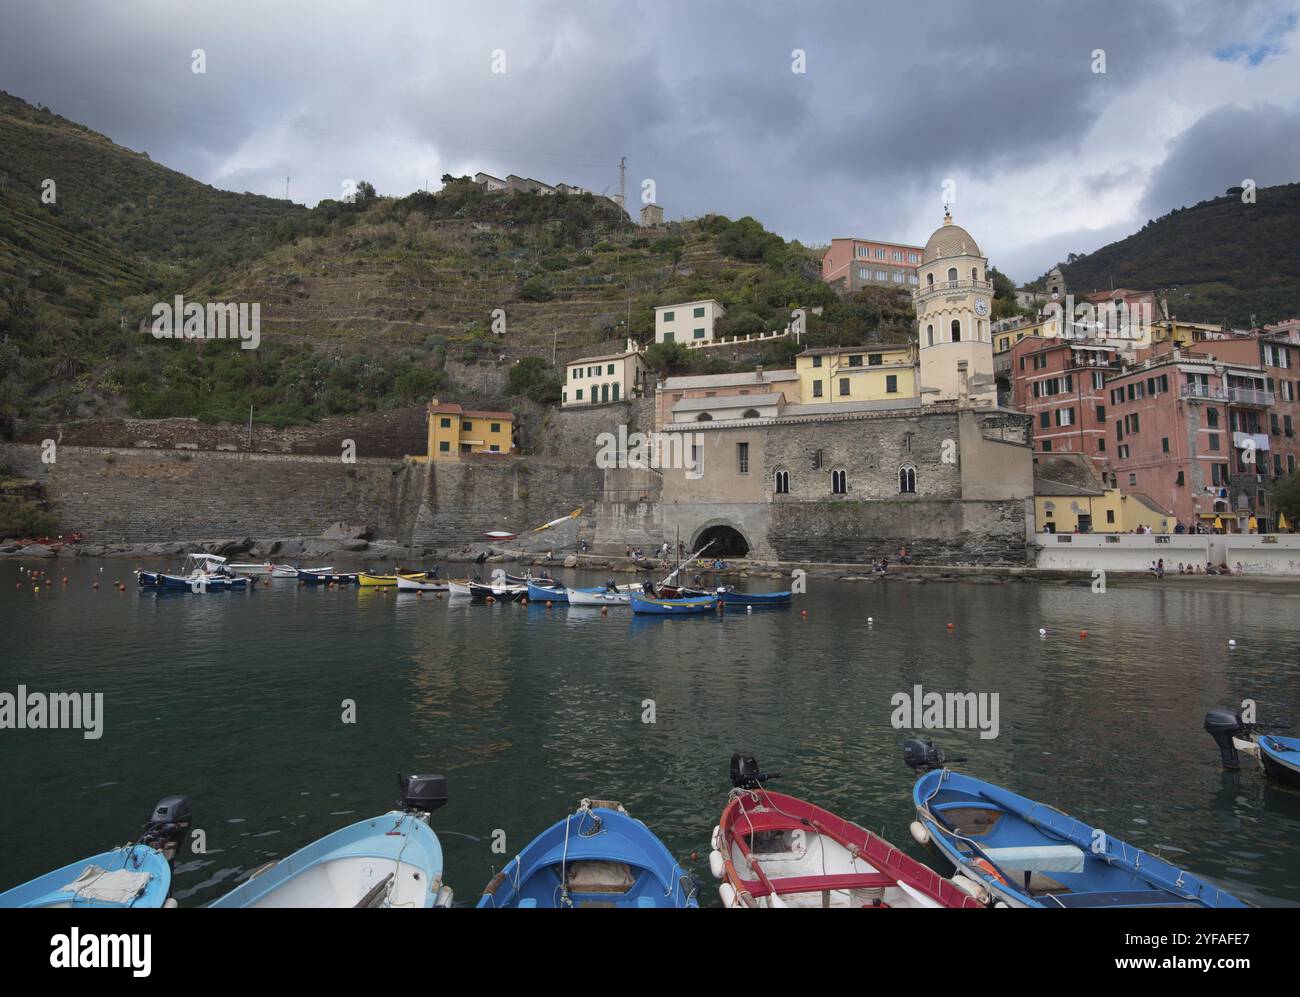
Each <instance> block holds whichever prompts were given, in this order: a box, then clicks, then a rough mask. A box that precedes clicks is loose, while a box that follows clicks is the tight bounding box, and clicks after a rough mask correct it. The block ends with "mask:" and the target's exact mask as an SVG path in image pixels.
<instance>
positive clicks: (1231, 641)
mask: <svg viewBox="0 0 1300 997" xmlns="http://www.w3.org/2000/svg"><path fill="white" fill-rule="evenodd" d="M1228 646H1229V647H1236V646H1237V642H1236V641H1235V640H1230V641H1228Z"/></svg>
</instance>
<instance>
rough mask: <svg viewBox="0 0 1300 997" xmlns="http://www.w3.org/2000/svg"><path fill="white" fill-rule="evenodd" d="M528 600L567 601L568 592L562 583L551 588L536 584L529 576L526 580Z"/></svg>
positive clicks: (542, 601)
mask: <svg viewBox="0 0 1300 997" xmlns="http://www.w3.org/2000/svg"><path fill="white" fill-rule="evenodd" d="M528 601H529V602H541V603H546V602H564V603H567V602H568V601H569V593H568V590H567V589H566V588H565V587H564V586H563V585H560V586H558V587H556V588H551V587H550V586H548V585H538V584H537V582H536V580H534V579H531V578H530V579H529V580H528Z"/></svg>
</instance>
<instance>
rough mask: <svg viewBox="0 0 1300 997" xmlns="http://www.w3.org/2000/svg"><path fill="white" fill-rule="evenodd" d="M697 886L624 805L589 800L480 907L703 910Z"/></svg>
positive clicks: (524, 854)
mask: <svg viewBox="0 0 1300 997" xmlns="http://www.w3.org/2000/svg"><path fill="white" fill-rule="evenodd" d="M697 893H698V888H697V887H696V884H695V881H694V880H693V879H692V878H691V877H690V876H689V875H688V874H687V872H686V870H685V869H683V868H682V867H681V866H680V865H679V864H678V863H677V860H676V859H674V858H673V856H672V853H671V852H669V851H668V849H667V848H666V847H665V846H664V843H663V842H662V841H660V840H659V839H658V838H657V837H655V835H654V832H652V831H651V830H650V829H649V828H648V827H646V826H645V824H643V823H642V822H641V821H639V820H637V819H636V818H634V817H632V816H630V815H629V814H628V812H627V811H626V810H624V809H623V807H622V805H621V804H619V803H617V802H612V801H606V800H583V801H582V803H581V804H580V805H579V806H578V810H577V812H576V813H574V814H572V815H571V816H569V817H566V818H564V819H563V820H561V821H558V822H556V823H555V824H553V825H551V826H550V827H549V828H547V829H546V830H545V831H543V832H542V833H541V834H539V835H538V836H537V837H536V838H534V839H533V840H532V841H531V842H529V844H528V845H527V846H525V848H524V850H523V851H521V852H520V853H519V854H518V855H516V856H515V857H514V859H513V860H512V861H511V862H510V863H509V864H508V865H507V866H506V867H505V868H504V869H502V870H501V871H500V872H499V873H497V874H496V876H495V877H493V879H492V881H491V882H490V883H488V885H487V886H486V887H484V889H483V896H482V898H481V899H480V900H479V902H478V906H479V907H628V908H634V907H698V906H699V905H700V904H699V900H698V899H697Z"/></svg>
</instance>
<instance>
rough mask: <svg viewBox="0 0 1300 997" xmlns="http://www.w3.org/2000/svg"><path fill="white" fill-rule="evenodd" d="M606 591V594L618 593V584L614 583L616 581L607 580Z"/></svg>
mask: <svg viewBox="0 0 1300 997" xmlns="http://www.w3.org/2000/svg"><path fill="white" fill-rule="evenodd" d="M605 591H606V592H617V591H618V582H616V581H614V579H612V578H607V579H605Z"/></svg>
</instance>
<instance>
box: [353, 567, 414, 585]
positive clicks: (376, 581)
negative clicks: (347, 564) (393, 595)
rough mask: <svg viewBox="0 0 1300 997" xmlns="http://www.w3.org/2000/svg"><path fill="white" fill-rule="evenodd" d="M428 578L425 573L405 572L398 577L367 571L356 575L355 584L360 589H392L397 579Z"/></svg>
mask: <svg viewBox="0 0 1300 997" xmlns="http://www.w3.org/2000/svg"><path fill="white" fill-rule="evenodd" d="M428 577H429V573H428V572H427V571H406V572H402V573H401V574H400V575H398V574H394V575H373V574H371V573H370V572H369V571H361V572H358V573H357V584H358V585H360V586H361V587H362V588H392V587H393V586H394V585H396V584H397V582H398V579H399V578H405V579H406V580H407V581H420V580H421V579H426V578H428Z"/></svg>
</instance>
